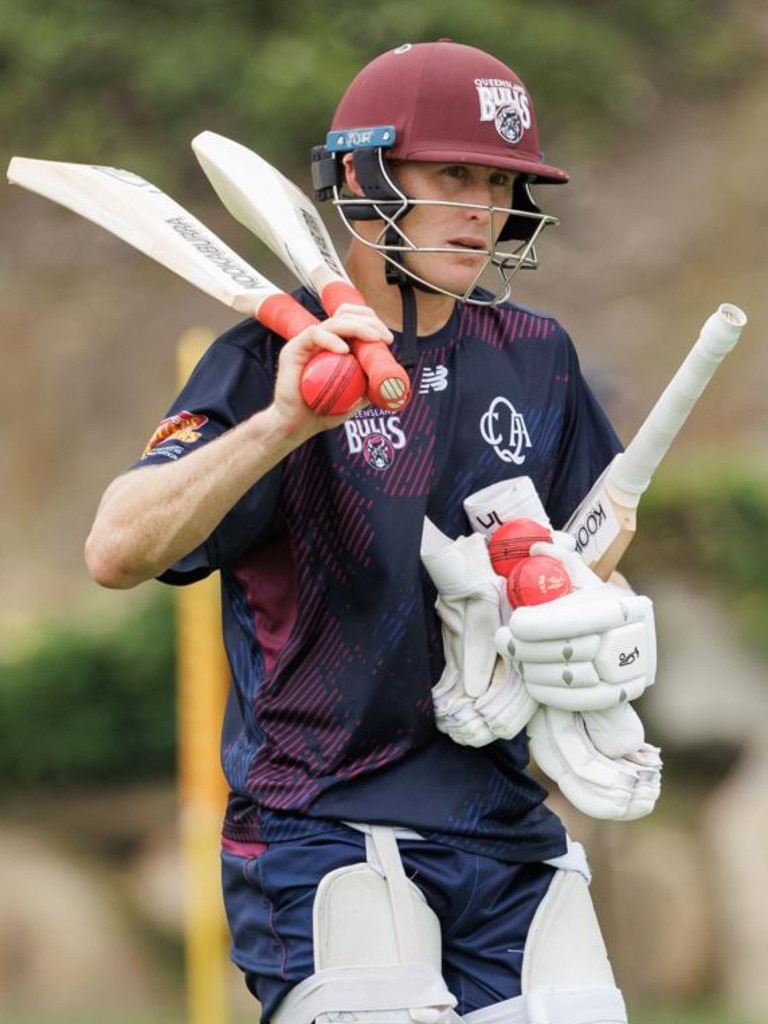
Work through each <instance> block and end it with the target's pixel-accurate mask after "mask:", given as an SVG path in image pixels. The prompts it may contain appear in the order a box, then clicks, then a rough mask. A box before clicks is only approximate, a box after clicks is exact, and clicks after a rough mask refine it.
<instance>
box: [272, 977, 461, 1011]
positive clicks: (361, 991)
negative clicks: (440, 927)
mask: <svg viewBox="0 0 768 1024" xmlns="http://www.w3.org/2000/svg"><path fill="white" fill-rule="evenodd" d="M446 997H447V998H446ZM451 998H452V997H450V994H449V993H447V991H446V988H445V982H444V981H443V979H442V978H441V977H440V974H439V972H438V971H436V970H435V968H434V967H431V966H430V965H429V964H424V963H410V964H392V965H389V964H387V965H383V966H361V967H329V968H326V969H325V970H321V971H317V972H316V973H315V974H313V975H311V977H309V978H306V979H305V980H304V981H301V982H299V984H298V985H296V986H295V987H294V988H292V989H291V991H290V992H289V993H288V995H287V996H286V997H285V998H284V999H283V1000H282V1002H281V1003H280V1005H279V1006H278V1008H277V1010H276V1011H275V1013H274V1014H273V1016H272V1020H271V1024H312V1021H314V1020H316V1019H317V1017H318V1016H319V1015H320V1014H323V1013H333V1014H335V1015H337V1014H339V1013H347V1014H355V1013H359V1014H361V1015H365V1016H366V1019H368V1020H370V1013H371V1011H373V1012H376V1011H386V1012H387V1013H388V1014H391V1015H392V1016H391V1017H388V1018H387V1019H391V1020H393V1021H394V1020H404V1021H407V1020H410V1019H411V1018H410V1017H409V1014H408V1011H404V1010H403V1007H406V1006H407V1007H412V1008H413V1009H417V1008H419V1007H423V1008H424V1009H425V1010H432V1009H433V1007H435V1006H444V1005H445V1004H446V1002H447V1001H448V1000H449V999H451ZM437 1019H439V1021H440V1024H443V1022H445V1024H458V1022H459V1021H460V1020H461V1018H460V1017H459V1016H458V1015H457V1014H456V1013H454V1012H453V1011H452V1010H449V1009H446V1010H444V1011H443V1012H442V1013H441V1014H440V1015H439V1018H437Z"/></svg>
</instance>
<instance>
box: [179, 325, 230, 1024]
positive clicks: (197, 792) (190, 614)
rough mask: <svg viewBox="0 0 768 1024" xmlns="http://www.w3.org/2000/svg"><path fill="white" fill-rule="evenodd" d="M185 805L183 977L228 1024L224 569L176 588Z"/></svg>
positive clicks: (204, 1018)
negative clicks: (223, 869) (223, 861)
mask: <svg viewBox="0 0 768 1024" xmlns="http://www.w3.org/2000/svg"><path fill="white" fill-rule="evenodd" d="M211 339H212V335H211V333H210V332H208V331H204V330H202V329H192V330H190V331H187V332H186V333H185V334H183V335H182V337H181V338H180V339H179V343H178V348H177V363H178V374H179V378H180V380H181V382H182V383H183V382H185V381H186V380H187V378H188V377H189V374H190V373H191V371H192V368H193V367H194V365H195V363H196V362H197V360H198V359H199V358H200V356H201V355H202V353H203V352H204V351H205V349H206V348H207V346H208V345H209V344H210V342H211ZM176 602H177V603H176V663H177V702H178V703H177V716H178V733H179V766H178V768H179V783H178V785H179V810H180V832H181V852H182V860H183V866H184V886H185V915H184V916H185V922H184V949H185V982H186V997H187V1011H188V1019H189V1022H190V1024H226V1022H227V1020H228V1019H229V1014H228V1007H227V991H226V972H227V969H228V939H227V929H226V924H225V918H224V912H223V906H222V899H221V885H220V877H221V874H220V867H219V844H220V836H221V819H222V815H223V811H224V802H225V799H226V784H225V781H224V776H223V773H222V771H221V765H220V761H219V740H220V731H221V720H222V716H223V713H224V704H225V701H226V693H227V686H228V680H229V668H228V665H227V660H226V655H225V652H224V646H223V643H222V639H221V609H220V594H219V580H218V575H214V576H210V577H208V579H205V580H201V581H200V582H199V583H194V584H192V585H191V586H188V587H181V588H179V590H178V592H177V595H176Z"/></svg>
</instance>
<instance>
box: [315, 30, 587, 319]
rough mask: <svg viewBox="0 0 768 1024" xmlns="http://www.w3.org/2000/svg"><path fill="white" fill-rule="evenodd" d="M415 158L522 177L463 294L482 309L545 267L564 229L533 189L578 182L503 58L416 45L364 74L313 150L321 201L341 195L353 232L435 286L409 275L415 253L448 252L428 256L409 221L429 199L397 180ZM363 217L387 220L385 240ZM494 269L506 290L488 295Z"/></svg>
mask: <svg viewBox="0 0 768 1024" xmlns="http://www.w3.org/2000/svg"><path fill="white" fill-rule="evenodd" d="M346 153H351V154H352V159H353V160H354V167H355V172H356V176H357V180H358V181H359V183H360V186H361V187H362V190H363V193H364V197H360V196H353V195H350V193H349V191H348V190H347V189H346V188H345V170H344V165H343V157H344V155H345V154H346ZM405 160H407V161H413V160H417V161H431V162H436V163H456V164H479V165H483V166H488V167H494V168H503V169H505V170H509V171H513V172H515V173H516V177H515V180H514V185H513V186H512V194H511V196H510V206H509V207H483V208H482V209H484V210H488V211H490V213H491V217H490V218H489V238H488V245H487V248H486V249H485V250H483V252H484V254H485V256H486V261H485V262H484V264H483V266H482V269H481V270H480V271H479V272H478V274H477V276H476V278H475V280H474V281H473V282H472V284H471V286H470V287H469V288H468V289H467V290H466V292H464V293H462V294H461V295H456V296H455V297H457V298H460V299H463V300H464V301H467V302H476V303H479V304H482V305H488V304H494V303H496V302H500V301H502V300H503V299H505V298H506V297H507V296H508V295H509V291H510V286H509V282H510V278H511V277H512V275H513V274H514V273H515V272H516V271H517V270H518V269H520V268H525V267H527V268H532V267H535V266H537V265H538V261H537V257H536V251H535V248H534V242H535V241H536V240H537V239H538V237H539V235H540V234H541V232H542V230H543V229H544V227H546V226H547V225H548V224H556V223H557V220H556V218H554V217H551V216H548V215H546V214H544V213H543V212H542V211H541V209H540V207H539V206H538V205H537V204H536V203H535V202H534V200H533V198H532V196H531V193H530V191H529V186H530V185H531V184H537V183H549V184H560V183H563V182H566V181H568V175H567V173H566V172H565V171H563V170H560V168H558V167H554V166H551V165H550V164H546V163H544V162H543V160H542V154H541V151H540V149H539V137H538V129H537V126H536V115H535V112H534V109H533V104H532V102H531V99H530V96H529V94H528V90H527V89H526V87H525V85H524V84H523V83H522V81H521V80H520V79H519V78H518V76H517V75H516V74H515V73H514V72H513V71H512V70H511V69H510V68H508V67H507V66H506V65H505V64H503V63H502V62H501V61H500V60H497V59H496V58H495V57H492V56H490V55H489V54H487V53H485V52H484V51H483V50H479V49H476V48H475V47H472V46H465V45H463V44H461V43H454V42H453V41H451V40H439V41H438V42H433V43H413V44H411V43H407V44H405V45H403V46H399V47H397V48H396V49H394V50H390V51H388V52H387V53H384V54H382V55H381V56H380V57H377V58H376V59H375V60H373V61H371V63H370V64H368V65H366V67H364V68H363V69H362V71H360V72H359V73H358V75H357V76H356V77H355V78H354V80H353V81H352V83H351V84H350V86H349V87H348V89H347V90H346V92H345V94H344V96H343V97H342V99H341V102H340V103H339V105H338V108H337V110H336V113H335V115H334V118H333V123H332V125H331V131H330V132H329V133H328V136H327V139H326V143H325V146H318V147H315V149H314V150H313V154H312V161H313V162H312V176H313V184H314V187H315V194H316V196H317V198H318V199H321V200H324V199H332V200H333V202H334V205H335V206H336V207H337V209H338V210H339V212H340V214H341V217H342V220H343V221H344V223H345V225H346V226H347V228H348V229H349V230H350V231H351V232H352V234H353V235H354V236H355V237H356V238H358V239H359V240H360V241H361V242H363V243H364V244H365V245H368V246H371V247H372V248H375V249H376V250H377V251H378V252H380V253H381V255H382V256H383V257H384V259H385V260H387V261H388V263H389V264H390V265H391V267H392V268H395V271H396V273H397V274H402V273H403V272H405V273H406V274H408V275H409V276H410V277H411V278H413V279H415V281H416V283H417V284H418V285H419V286H420V287H424V288H428V289H433V288H434V286H433V285H432V284H431V283H430V282H429V281H425V280H423V279H422V278H419V277H418V276H417V275H416V274H414V273H413V271H411V270H409V269H408V265H407V260H406V259H405V256H406V255H407V253H408V252H415V251H420V252H425V251H429V252H445V251H448V250H445V249H429V250H426V249H424V247H421V246H416V245H415V244H414V243H413V242H412V241H411V240H410V239H409V237H408V234H407V225H406V224H405V223H404V221H405V219H406V215H407V213H408V211H409V210H410V209H412V208H413V207H414V206H415V205H418V204H419V203H423V202H425V201H424V200H416V199H412V198H411V197H409V196H408V195H406V194H405V193H404V192H403V190H402V189H401V188H400V187H399V186H398V184H397V162H398V161H405ZM426 202H429V201H426ZM467 205H469V204H467ZM362 220H365V221H381V222H382V224H383V226H382V229H381V232H380V234H379V235H378V236H377V237H376V239H375V240H373V241H372V240H371V239H370V238H369V237H366V236H365V235H363V234H361V233H360V232H359V231H358V230H357V228H356V226H355V222H356V221H362ZM499 242H501V243H504V242H506V243H510V244H508V245H507V247H506V251H504V250H502V249H497V243H499ZM489 266H492V267H495V268H496V270H497V271H498V273H499V274H500V277H501V284H500V285H499V287H498V288H497V289H496V291H495V292H493V293H489V292H486V291H484V290H479V291H478V290H476V285H477V283H478V281H479V279H480V277H481V276H482V275H483V274H484V273H485V271H486V270H487V269H488V267H489ZM390 279H394V278H392V277H390ZM436 290H442V289H436ZM448 294H454V293H451V292H448Z"/></svg>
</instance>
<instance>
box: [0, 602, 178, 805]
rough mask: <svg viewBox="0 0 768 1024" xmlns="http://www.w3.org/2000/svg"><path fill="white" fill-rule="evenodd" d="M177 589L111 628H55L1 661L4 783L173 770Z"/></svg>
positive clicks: (0, 769)
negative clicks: (22, 653)
mask: <svg viewBox="0 0 768 1024" xmlns="http://www.w3.org/2000/svg"><path fill="white" fill-rule="evenodd" d="M175 718H176V712H175V684H174V627H173V603H172V595H171V594H170V593H165V592H164V591H163V592H161V591H158V594H157V596H154V597H153V599H152V600H151V601H150V602H149V603H148V604H147V605H146V606H143V607H142V608H141V609H140V610H139V611H137V612H135V613H133V614H132V615H131V616H130V618H129V619H128V620H127V621H125V622H124V623H123V624H122V625H121V626H120V627H119V628H116V629H113V630H110V631H108V632H106V633H97V634H94V633H90V632H86V631H85V630H83V629H77V630H74V629H73V630H71V631H70V630H67V629H66V628H65V627H57V628H56V629H54V630H51V631H48V632H46V633H45V635H44V637H43V639H42V640H41V641H40V643H39V644H38V645H37V646H36V647H35V648H34V649H32V650H31V651H30V652H29V653H28V654H27V655H25V656H24V657H22V658H20V659H18V660H16V661H14V662H13V663H4V664H0V787H1V788H3V789H8V788H11V787H17V786H20V785H22V786H23V785H32V784H46V785H50V784H52V785H57V784H68V785H69V784H91V783H102V782H106V783H110V782H117V781H139V780H145V779H150V778H158V777H167V776H169V775H171V774H172V773H173V771H174V768H175V759H176V721H175Z"/></svg>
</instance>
